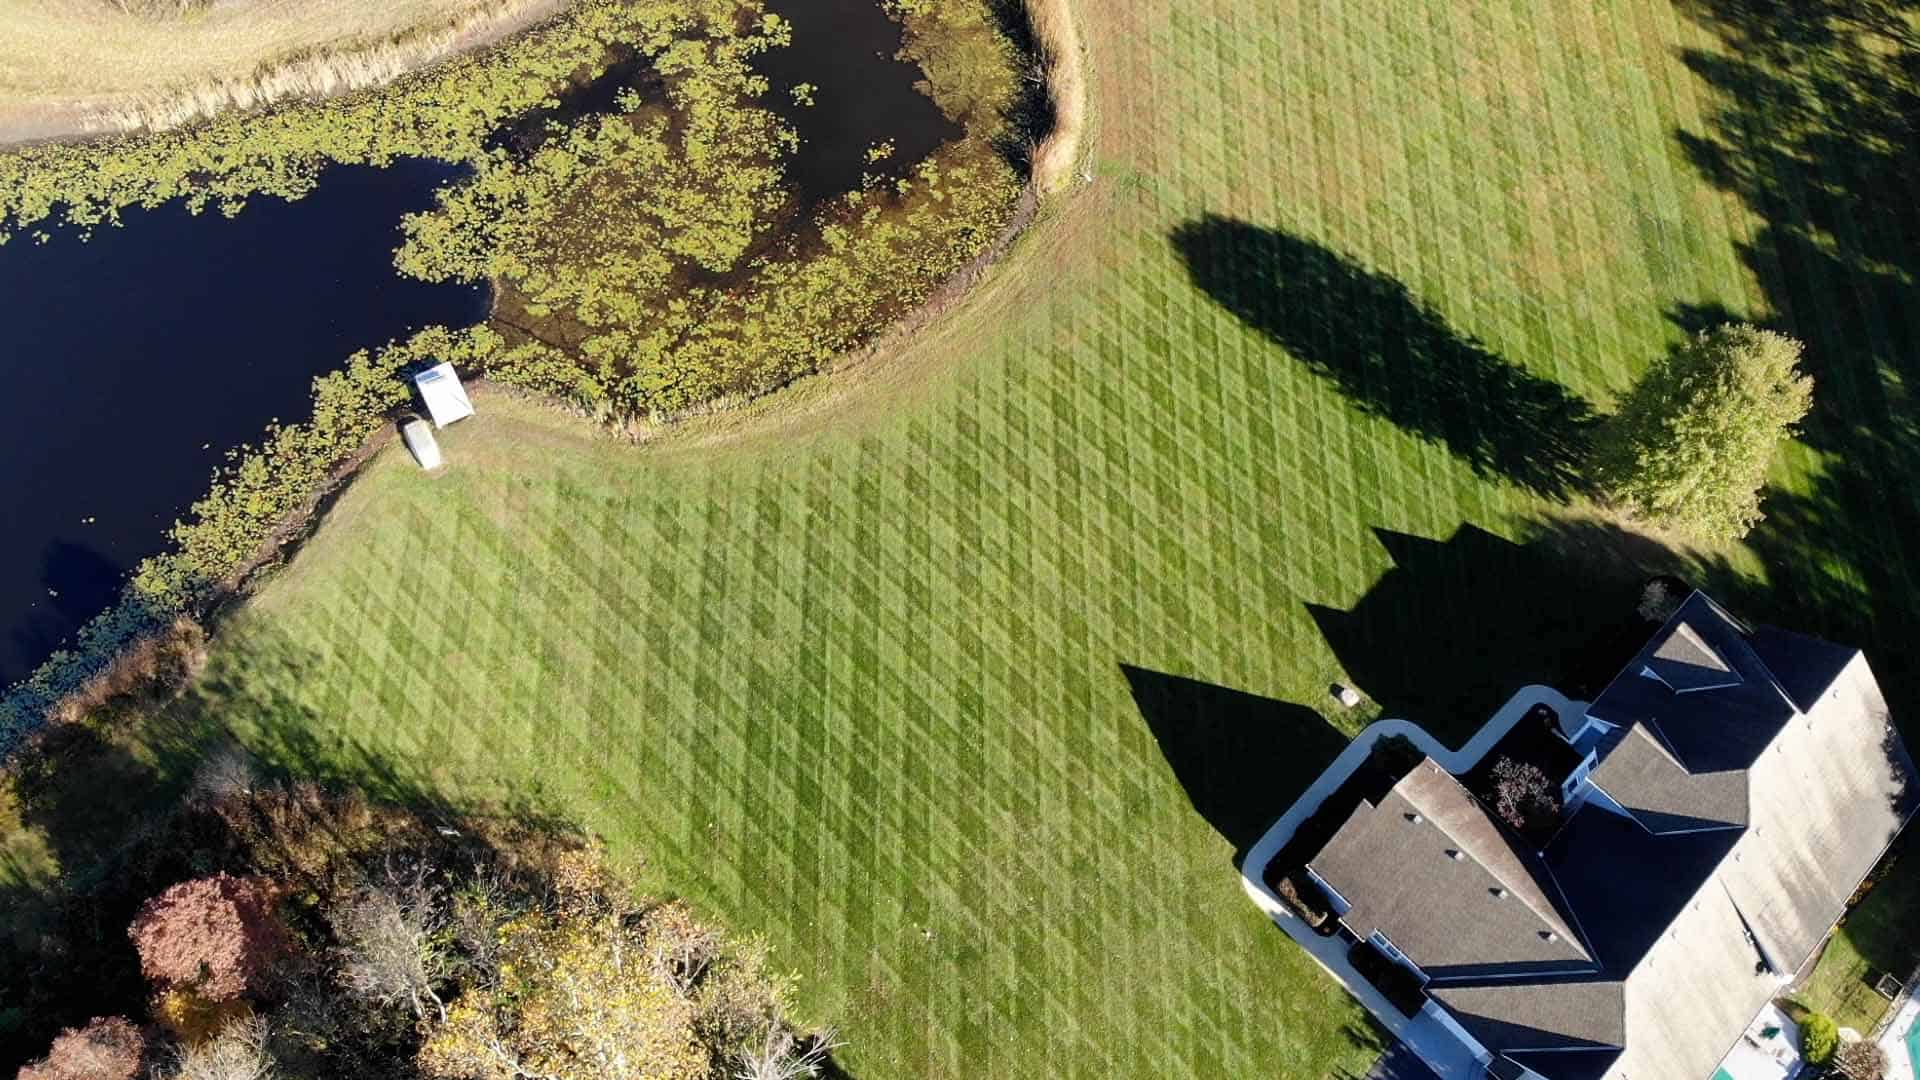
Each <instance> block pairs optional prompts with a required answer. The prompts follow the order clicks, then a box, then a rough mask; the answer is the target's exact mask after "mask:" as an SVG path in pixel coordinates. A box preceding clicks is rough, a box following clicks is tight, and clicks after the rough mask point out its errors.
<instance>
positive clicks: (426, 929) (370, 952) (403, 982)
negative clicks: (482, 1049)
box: [330, 866, 452, 1021]
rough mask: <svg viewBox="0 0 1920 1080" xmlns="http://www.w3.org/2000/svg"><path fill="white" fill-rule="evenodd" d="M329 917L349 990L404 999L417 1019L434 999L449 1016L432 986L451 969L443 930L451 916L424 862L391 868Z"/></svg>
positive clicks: (384, 999) (381, 999) (379, 999)
mask: <svg viewBox="0 0 1920 1080" xmlns="http://www.w3.org/2000/svg"><path fill="white" fill-rule="evenodd" d="M330 919H331V922H332V923H333V931H334V934H335V936H337V937H338V938H339V939H340V945H341V962H340V974H339V977H340V983H341V985H342V986H344V987H345V988H346V989H347V992H348V993H350V994H353V995H355V996H357V997H360V998H363V999H365V1000H368V1001H371V1002H374V1003H376V1004H380V1005H388V1006H391V1005H393V1004H394V1003H396V1002H399V1001H405V1002H406V1003H407V1004H408V1005H409V1006H410V1007H411V1008H412V1010H413V1016H414V1019H416V1020H418V1019H421V1018H423V1017H425V1016H426V1005H427V1004H428V1003H431V1004H432V1005H433V1007H434V1012H435V1013H436V1014H437V1015H438V1016H439V1017H440V1019H441V1020H442V1021H445V1020H446V1018H447V1010H446V1006H445V1005H444V1004H443V1003H442V1002H441V1000H440V995H439V994H438V993H437V992H436V991H435V990H434V986H435V984H437V983H439V982H440V981H441V980H443V979H445V978H446V977H447V975H448V973H449V972H450V971H451V970H452V963H451V960H450V958H449V957H448V955H447V951H446V947H445V939H444V937H443V935H442V934H441V930H442V929H443V928H445V926H446V923H447V917H446V911H445V908H444V907H443V906H442V905H441V903H440V893H439V890H438V889H436V888H434V886H433V885H432V884H431V883H430V882H429V880H428V873H427V870H426V868H425V867H423V866H417V867H414V868H413V869H411V870H407V871H399V870H395V869H393V868H391V867H389V868H388V871H387V874H386V880H385V881H384V882H383V883H381V884H379V885H370V886H368V887H366V888H364V889H362V890H361V891H360V894H359V895H358V896H356V897H355V898H354V899H353V900H351V901H349V902H347V903H345V904H343V905H341V906H340V907H339V908H338V909H336V910H335V911H334V912H332V914H331V916H330Z"/></svg>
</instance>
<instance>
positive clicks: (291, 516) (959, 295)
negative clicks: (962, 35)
mask: <svg viewBox="0 0 1920 1080" xmlns="http://www.w3.org/2000/svg"><path fill="white" fill-rule="evenodd" d="M1045 198H1046V193H1045V192H1043V191H1042V190H1041V189H1040V188H1039V187H1038V186H1037V185H1036V183H1035V182H1034V180H1033V178H1032V177H1029V178H1028V180H1027V182H1026V183H1025V184H1023V185H1022V186H1021V188H1020V190H1019V194H1018V199H1017V202H1016V204H1015V205H1014V207H1013V208H1012V209H1011V212H1010V213H1009V216H1008V218H1007V220H1006V221H1005V222H1004V223H1003V225H1002V227H1001V228H1000V229H998V230H997V231H996V233H995V235H994V236H993V238H992V239H991V240H990V241H989V242H988V243H987V245H986V246H985V247H984V248H983V249H982V250H981V251H980V252H979V253H978V254H977V255H976V256H975V257H974V258H972V259H970V260H969V261H968V262H967V263H965V264H963V265H962V266H960V267H959V268H958V269H956V270H955V271H953V272H951V273H949V274H948V275H947V276H946V277H945V278H943V279H940V281H939V282H938V284H937V285H935V286H934V288H933V290H932V291H931V292H930V293H929V294H928V295H927V296H926V297H925V299H924V300H922V301H921V302H919V303H917V304H916V305H914V307H912V308H911V309H909V310H908V311H906V312H904V313H903V314H901V315H900V316H899V317H898V318H896V319H894V320H892V321H891V322H890V323H889V324H888V325H887V326H886V327H885V328H883V329H881V330H880V331H879V332H878V333H877V334H876V335H875V336H873V337H872V338H871V339H869V340H868V341H866V342H864V343H862V344H859V345H856V346H854V347H851V348H848V349H845V350H843V351H842V352H841V353H840V354H838V355H836V356H834V357H831V358H830V359H828V360H826V361H824V362H823V363H821V364H820V365H819V367H817V368H816V369H815V371H814V372H812V373H810V374H806V375H802V376H800V377H798V378H796V379H792V380H788V381H786V382H783V383H781V384H779V385H774V386H769V387H766V388H764V389H763V390H760V391H758V392H756V393H753V394H752V395H750V396H743V397H739V398H734V399H728V400H724V401H719V402H714V403H710V404H709V405H708V406H705V407H701V408H697V409H694V410H689V411H686V412H683V413H680V414H677V415H675V416H674V417H673V418H671V419H670V420H668V421H667V422H665V423H664V424H663V426H662V429H661V430H647V431H644V432H639V433H636V432H634V431H633V430H632V429H631V428H629V430H628V432H627V433H628V434H629V436H634V435H636V434H637V435H638V436H639V437H635V438H633V440H632V441H634V442H637V443H642V444H645V443H650V442H654V441H656V440H659V439H661V438H663V437H665V436H667V435H669V434H672V433H675V432H681V431H686V433H687V434H688V435H689V436H690V437H691V440H692V441H691V443H690V444H691V445H699V444H703V443H705V442H708V441H713V440H714V439H715V438H716V436H715V435H714V434H712V433H702V432H699V431H697V430H692V431H687V430H686V429H688V428H689V427H693V426H694V425H692V424H691V423H690V422H691V421H693V420H695V419H696V418H702V417H712V416H717V415H722V414H724V413H728V412H734V413H740V414H747V413H750V412H753V411H755V410H751V409H749V408H748V407H749V406H759V405H761V404H762V403H764V402H767V401H768V400H769V399H770V398H773V397H776V396H778V395H779V394H780V393H781V392H782V391H783V390H786V389H789V388H791V387H792V386H794V385H795V384H796V383H801V382H805V381H807V380H810V379H813V378H833V377H835V376H840V375H842V374H843V373H846V372H850V371H853V370H856V369H861V368H865V367H867V366H869V364H870V362H871V361H873V360H874V359H876V358H878V357H879V356H881V355H883V354H885V353H887V352H890V351H893V350H895V349H898V348H899V347H901V346H902V345H903V344H904V343H905V342H907V341H910V340H912V339H913V338H914V337H916V336H917V335H918V334H920V333H922V332H923V331H925V330H926V329H927V328H928V327H929V326H931V325H933V324H935V323H937V322H939V321H940V320H941V319H942V318H943V317H944V316H945V315H947V314H948V313H949V312H951V311H952V310H953V309H955V308H956V307H958V306H959V305H960V304H961V303H962V302H964V300H965V299H966V298H967V297H968V296H969V295H971V294H972V293H973V292H974V291H975V288H976V286H978V285H979V284H980V283H981V281H982V279H983V278H985V277H986V275H987V274H988V272H989V271H990V270H991V268H992V267H993V266H994V265H996V264H997V263H999V262H1000V261H1002V260H1003V259H1004V258H1005V257H1006V256H1007V255H1008V254H1009V253H1010V252H1011V250H1012V249H1013V247H1014V246H1015V243H1016V242H1017V240H1018V239H1019V238H1020V236H1022V235H1023V234H1024V233H1025V232H1026V231H1027V229H1028V228H1029V227H1030V226H1031V225H1032V224H1033V222H1034V221H1035V220H1036V218H1037V216H1038V211H1039V209H1040V208H1041V206H1042V204H1043V202H1044V201H1045ZM497 298H498V292H497V291H494V295H493V296H491V297H489V298H488V300H487V309H488V317H487V321H491V316H492V315H493V314H494V310H493V309H494V302H495V301H496V300H497ZM483 325H484V323H483ZM479 381H480V383H481V386H482V387H483V388H484V389H483V392H499V393H505V394H511V395H512V396H515V397H529V398H534V399H537V400H539V401H540V402H541V404H543V405H544V406H545V407H548V408H554V409H557V410H560V411H563V412H575V413H580V412H581V411H582V410H581V409H579V408H578V407H577V406H569V404H568V403H567V402H566V401H564V400H561V399H558V398H554V397H552V396H551V395H544V394H538V393H534V392H531V391H527V390H525V389H522V388H518V387H511V386H507V385H504V384H503V385H498V386H495V385H493V384H492V383H490V382H488V381H487V380H484V379H482V380H479ZM836 396H842V395H836ZM817 406H818V403H817V402H815V403H812V404H811V405H809V406H808V407H807V408H806V409H805V410H804V411H806V412H813V411H816V410H817ZM776 407H777V406H776ZM400 411H401V410H398V409H396V410H392V411H391V414H390V415H389V416H388V417H387V421H388V422H386V423H383V424H382V425H381V426H380V427H379V428H377V429H375V430H374V431H372V432H371V433H370V434H369V435H368V436H366V437H365V438H363V439H361V440H360V441H359V443H358V444H357V445H356V446H355V447H354V448H353V449H352V450H351V451H348V452H345V453H343V454H342V455H341V456H340V457H339V458H338V459H337V460H336V461H335V462H334V464H333V465H332V466H331V467H329V468H328V469H327V471H326V473H325V479H324V480H323V481H322V482H320V483H318V484H316V485H315V486H314V487H313V488H312V489H311V490H309V491H308V492H306V493H305V495H304V496H303V497H302V499H301V502H300V503H299V506H298V508H297V509H295V510H293V511H291V512H289V513H287V514H285V515H284V516H282V517H281V518H280V519H279V520H278V521H277V522H275V523H274V524H273V525H272V527H271V531H270V532H269V533H268V534H267V535H266V536H265V537H264V539H263V540H262V542H261V543H260V544H258V545H257V547H256V548H255V549H254V550H253V552H252V553H251V554H250V555H248V556H247V557H246V558H245V559H244V560H242V561H241V562H239V563H238V564H236V565H234V566H233V567H232V568H231V572H230V573H226V574H222V575H220V577H219V578H218V580H217V581H214V582H210V583H209V588H208V591H207V593H206V594H204V595H203V596H202V598H201V602H199V603H196V604H194V605H192V610H190V611H189V612H187V613H188V614H190V615H192V616H194V617H197V618H200V619H203V620H205V621H207V622H208V623H210V624H211V623H216V622H218V621H219V620H220V619H222V617H223V616H224V615H225V614H226V613H227V612H229V611H231V610H233V609H234V608H235V606H236V605H237V604H238V603H240V602H243V601H244V599H245V598H246V596H247V595H248V594H249V593H250V591H251V588H252V586H253V585H254V583H255V582H256V581H257V579H258V577H259V575H260V574H261V572H262V571H263V570H270V569H271V568H272V567H275V566H278V565H282V564H284V562H285V560H286V559H287V558H289V557H290V556H291V555H292V554H293V553H294V552H296V551H298V549H299V547H300V546H301V544H302V542H303V541H304V540H305V539H306V538H307V537H308V536H309V535H311V533H312V531H313V529H314V528H315V527H316V526H317V524H318V522H319V520H320V519H321V518H322V517H323V516H324V514H325V512H326V509H327V507H329V506H330V505H331V504H332V501H333V500H334V499H336V498H337V497H338V496H339V495H340V494H341V493H342V492H344V490H345V489H346V487H347V486H348V485H350V484H351V482H352V481H353V479H354V478H355V476H356V475H357V474H358V472H359V471H360V469H361V468H362V467H363V466H364V465H365V463H366V462H367V461H368V460H370V459H371V458H372V457H373V456H374V455H375V454H377V453H378V452H379V451H380V450H381V449H382V448H384V447H385V446H386V445H387V444H388V443H389V442H390V441H391V440H392V439H393V436H394V434H395V433H396V431H397V429H396V428H395V427H394V426H393V425H392V422H391V421H392V420H393V419H394V418H395V417H396V416H397V415H398V413H399V412H400ZM602 427H603V430H607V431H609V432H610V433H613V432H616V431H617V428H610V427H606V426H605V425H602ZM717 437H718V438H726V437H727V436H725V435H720V436H717ZM125 603H126V601H124V600H123V601H121V602H120V605H115V607H113V608H110V609H109V611H108V613H106V614H111V613H112V612H113V611H115V610H118V608H119V606H121V605H124V604H125ZM106 614H103V616H102V617H103V618H104V617H106ZM155 629H159V628H158V627H156V628H155ZM144 636H146V635H145V634H142V635H138V637H144ZM135 641H137V638H136V639H122V640H121V642H120V644H119V647H115V648H108V649H103V650H102V651H100V652H99V653H94V652H93V651H92V650H90V649H81V650H80V653H81V655H79V656H75V657H73V658H72V659H73V660H76V661H78V669H79V671H81V672H93V673H95V674H93V675H84V674H83V675H81V677H80V680H79V682H78V683H67V684H66V685H67V686H68V689H67V690H66V691H64V692H61V691H58V690H55V691H54V693H55V696H53V697H45V696H40V694H36V693H33V692H32V688H31V687H30V684H32V683H35V682H39V681H41V679H42V676H41V673H40V671H39V670H37V671H36V673H35V674H34V675H32V676H29V678H28V679H27V680H26V681H24V682H21V683H18V684H14V685H12V686H10V687H8V688H7V690H6V692H5V693H4V695H0V704H5V705H7V706H8V707H9V708H8V710H7V711H9V712H13V711H14V708H15V707H17V706H18V705H20V704H23V703H24V702H25V701H26V700H28V699H30V698H32V697H39V700H41V701H43V702H46V703H47V704H48V705H50V706H51V707H50V708H47V709H46V710H45V711H44V712H42V711H40V710H39V709H34V710H33V712H35V713H37V714H38V715H39V720H38V721H37V722H36V721H33V720H28V718H27V716H26V715H24V714H19V713H17V712H16V713H15V720H16V721H26V723H25V724H24V725H22V726H16V727H15V728H14V730H13V731H12V732H11V735H12V738H11V739H10V740H9V741H11V742H13V743H14V746H13V747H10V748H8V749H9V751H11V750H13V749H16V748H17V749H27V748H29V747H31V746H32V745H33V744H34V743H35V742H37V739H35V738H34V735H35V732H36V729H39V728H41V726H42V725H43V724H44V723H45V722H46V720H47V718H48V717H49V716H56V715H59V714H60V711H61V710H60V706H61V703H62V702H65V701H67V700H69V699H78V698H82V697H84V696H85V694H84V689H83V688H84V687H85V686H88V685H90V684H91V683H93V682H94V681H96V680H97V679H98V678H99V673H101V672H104V671H105V670H106V669H107V668H108V667H109V666H110V665H111V663H112V661H113V659H114V657H115V655H118V654H120V653H122V652H123V651H124V650H125V649H126V648H127V647H129V645H130V644H132V643H134V642H135ZM101 644H105V642H102V643H101ZM69 670H70V671H71V670H74V669H73V668H72V667H70V668H69ZM77 673H78V672H76V674H77ZM61 681H62V682H65V679H62V680H61ZM38 690H39V691H40V692H41V693H42V694H43V693H44V692H45V691H47V690H54V688H53V687H52V686H50V685H42V686H40V687H38ZM23 694H24V695H27V696H26V697H20V696H19V695H23ZM8 699H15V700H8ZM29 752H30V751H29ZM6 756H8V757H17V756H18V755H17V754H14V753H11V752H9V753H8V754H7V755H6Z"/></svg>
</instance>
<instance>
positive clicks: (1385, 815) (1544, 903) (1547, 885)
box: [1308, 758, 1594, 980]
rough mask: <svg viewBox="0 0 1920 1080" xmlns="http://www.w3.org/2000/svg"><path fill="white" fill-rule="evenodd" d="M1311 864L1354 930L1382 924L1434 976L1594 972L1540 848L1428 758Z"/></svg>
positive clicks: (1366, 807) (1363, 808)
mask: <svg viewBox="0 0 1920 1080" xmlns="http://www.w3.org/2000/svg"><path fill="white" fill-rule="evenodd" d="M1308 866H1309V868H1310V869H1312V870H1313V872H1314V873H1315V874H1317V875H1319V877H1320V879H1321V880H1322V881H1324V882H1326V883H1327V884H1328V885H1331V886H1332V887H1333V888H1334V889H1335V890H1336V891H1338V892H1339V893H1340V895H1341V896H1342V897H1344V898H1345V899H1346V900H1347V901H1348V902H1349V903H1351V904H1352V905H1353V907H1352V909H1351V910H1350V911H1348V912H1347V913H1346V914H1345V916H1343V921H1345V922H1346V924H1347V926H1348V928H1349V929H1351V930H1353V931H1354V932H1355V933H1357V934H1359V935H1361V936H1362V937H1365V936H1368V935H1370V934H1372V933H1373V932H1374V931H1375V930H1378V931H1379V932H1380V933H1382V934H1384V935H1385V936H1386V937H1387V939H1388V940H1389V941H1391V942H1392V943H1393V945H1394V947H1395V948H1397V949H1399V950H1400V951H1401V952H1402V953H1404V954H1406V956H1407V957H1408V958H1409V959H1411V960H1412V961H1413V962H1414V963H1416V964H1418V965H1420V968H1421V970H1423V971H1425V972H1426V973H1427V974H1428V975H1430V976H1432V977H1433V978H1435V979H1436V980H1445V979H1449V978H1460V977H1467V976H1472V975H1480V974H1486V973H1488V972H1491V971H1496V970H1503V969H1506V968H1510V967H1513V966H1515V965H1519V966H1522V967H1523V968H1524V969H1525V970H1531V971H1560V972H1568V971H1590V970H1592V969H1593V966H1594V965H1593V958H1592V956H1590V955H1589V954H1588V952H1587V949H1586V946H1585V945H1584V944H1583V943H1582V942H1581V940H1580V937H1579V935H1578V934H1577V933H1576V932H1575V930H1574V928H1573V926H1572V925H1571V923H1570V922H1569V921H1568V919H1567V917H1566V913H1565V900H1564V899H1563V898H1562V897H1561V896H1560V895H1559V889H1558V888H1557V887H1555V886H1554V885H1553V884H1552V883H1551V881H1550V880H1549V878H1548V876H1547V874H1546V867H1545V866H1544V865H1543V864H1542V863H1541V861H1540V858H1539V856H1537V855H1535V854H1533V853H1531V852H1525V851H1522V850H1520V849H1519V848H1518V847H1517V846H1516V845H1515V844H1514V843H1513V842H1512V841H1511V839H1510V838H1509V837H1508V836H1507V835H1506V833H1505V830H1504V827H1503V826H1501V824H1500V823H1499V822H1498V821H1496V820H1494V818H1493V817H1492V815H1490V814H1488V813H1487V810H1486V808H1485V807H1483V806H1481V805H1480V803H1479V801H1478V800H1476V799H1475V798H1474V797H1473V796H1472V795H1469V794H1468V793H1467V790H1466V789H1465V788H1463V787H1461V786H1460V782H1459V781H1458V780H1455V779H1454V778H1453V776H1452V775H1451V774H1449V773H1448V772H1447V771H1446V770H1445V769H1442V768H1441V767H1440V766H1439V765H1437V764H1435V763H1434V761H1433V759H1432V758H1425V759H1422V760H1421V762H1420V764H1419V765H1417V766H1415V767H1414V769H1413V771H1412V772H1409V773H1408V774H1407V775H1406V776H1405V777H1404V778H1402V779H1401V780H1400V782H1399V783H1397V784H1395V785H1394V787H1393V789H1392V790H1391V791H1390V792H1388V793H1387V795H1386V796H1385V797H1384V798H1383V799H1381V801H1380V805H1379V806H1373V805H1370V804H1367V803H1362V804H1361V805H1360V806H1359V807H1357V808H1356V809H1355V810H1354V812H1353V814H1352V815H1351V816H1350V817H1349V818H1348V819H1347V821H1346V823H1345V824H1344V825H1342V826H1341V827H1340V831H1339V832H1337V833H1336V834H1334V837H1333V839H1332V840H1331V841H1329V842H1328V843H1327V845H1326V847H1324V848H1322V849H1321V851H1320V854H1319V855H1317V856H1315V857H1314V858H1313V859H1312V860H1311V861H1310V862H1309V863H1308Z"/></svg>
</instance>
